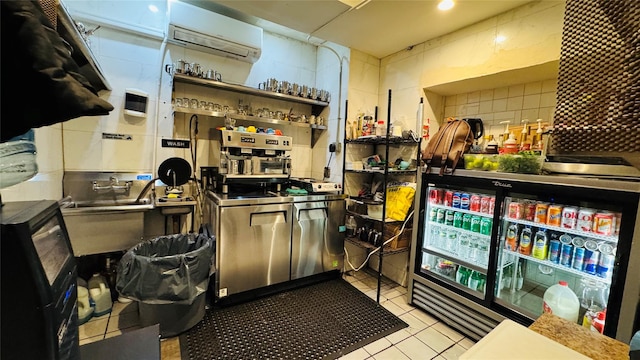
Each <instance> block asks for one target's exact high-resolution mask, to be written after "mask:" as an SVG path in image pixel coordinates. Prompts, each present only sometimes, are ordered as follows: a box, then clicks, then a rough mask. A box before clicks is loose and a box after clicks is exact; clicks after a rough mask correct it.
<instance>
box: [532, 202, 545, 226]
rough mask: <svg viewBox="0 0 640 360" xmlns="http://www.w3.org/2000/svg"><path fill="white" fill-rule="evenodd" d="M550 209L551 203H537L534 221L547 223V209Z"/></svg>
mask: <svg viewBox="0 0 640 360" xmlns="http://www.w3.org/2000/svg"><path fill="white" fill-rule="evenodd" d="M548 209H549V204H546V203H540V202H539V203H537V204H536V215H535V217H534V218H533V222H536V223H540V224H546V223H547V210H548Z"/></svg>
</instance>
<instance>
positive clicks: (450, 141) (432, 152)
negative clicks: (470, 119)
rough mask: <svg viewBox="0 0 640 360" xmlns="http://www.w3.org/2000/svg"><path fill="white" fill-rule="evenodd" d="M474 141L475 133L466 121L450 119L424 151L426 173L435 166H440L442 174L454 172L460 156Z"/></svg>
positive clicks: (423, 158)
mask: <svg viewBox="0 0 640 360" xmlns="http://www.w3.org/2000/svg"><path fill="white" fill-rule="evenodd" d="M472 142H473V133H472V132H471V127H470V126H469V124H468V123H467V122H466V121H462V120H453V119H448V122H447V123H446V124H443V125H442V126H441V127H440V129H439V130H438V132H437V133H436V134H435V135H434V136H433V137H432V138H431V140H430V141H429V144H427V147H426V148H425V149H424V150H423V151H422V160H423V161H424V163H425V165H426V166H427V169H426V173H427V174H428V173H429V171H430V170H431V167H434V166H435V167H440V175H441V176H442V175H444V174H445V173H451V174H452V173H453V170H454V169H455V168H456V165H457V164H458V161H459V160H460V157H462V154H464V153H465V152H467V151H469V148H470V147H471V143H472ZM448 170H450V171H448Z"/></svg>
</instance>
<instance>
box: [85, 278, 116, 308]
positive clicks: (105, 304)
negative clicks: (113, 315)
mask: <svg viewBox="0 0 640 360" xmlns="http://www.w3.org/2000/svg"><path fill="white" fill-rule="evenodd" d="M89 295H91V298H92V299H93V302H94V303H95V304H96V306H95V309H94V313H93V315H94V316H102V315H104V314H108V313H110V312H111V305H112V303H111V290H109V286H108V285H107V281H106V280H105V279H104V277H103V276H101V275H100V274H98V273H96V274H93V276H92V277H91V279H89Z"/></svg>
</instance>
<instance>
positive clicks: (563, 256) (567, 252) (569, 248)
mask: <svg viewBox="0 0 640 360" xmlns="http://www.w3.org/2000/svg"><path fill="white" fill-rule="evenodd" d="M572 255H573V245H571V244H564V243H563V244H562V250H561V251H560V265H564V266H567V267H571V257H572Z"/></svg>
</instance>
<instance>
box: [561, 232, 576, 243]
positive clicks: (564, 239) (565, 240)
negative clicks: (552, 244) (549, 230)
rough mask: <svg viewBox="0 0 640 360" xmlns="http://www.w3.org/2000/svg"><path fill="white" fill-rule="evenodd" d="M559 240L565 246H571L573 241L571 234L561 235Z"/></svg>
mask: <svg viewBox="0 0 640 360" xmlns="http://www.w3.org/2000/svg"><path fill="white" fill-rule="evenodd" d="M559 240H560V242H561V243H563V244H571V242H572V241H573V239H572V238H571V235H569V234H564V235H560V238H559Z"/></svg>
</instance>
